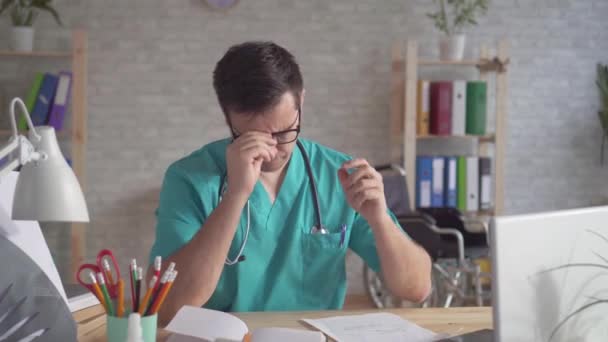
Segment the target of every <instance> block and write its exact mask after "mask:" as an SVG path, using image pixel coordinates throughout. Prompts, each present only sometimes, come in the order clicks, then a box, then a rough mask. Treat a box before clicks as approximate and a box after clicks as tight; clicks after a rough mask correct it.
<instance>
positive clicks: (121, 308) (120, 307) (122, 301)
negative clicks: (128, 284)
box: [116, 279, 125, 317]
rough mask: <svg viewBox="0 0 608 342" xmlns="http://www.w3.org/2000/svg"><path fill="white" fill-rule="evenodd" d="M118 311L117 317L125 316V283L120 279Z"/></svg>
mask: <svg viewBox="0 0 608 342" xmlns="http://www.w3.org/2000/svg"><path fill="white" fill-rule="evenodd" d="M116 305H117V306H118V311H117V312H116V317H122V316H123V315H124V314H125V282H124V281H123V280H122V279H118V303H117V304H116Z"/></svg>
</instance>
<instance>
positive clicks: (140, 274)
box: [133, 267, 144, 312]
mask: <svg viewBox="0 0 608 342" xmlns="http://www.w3.org/2000/svg"><path fill="white" fill-rule="evenodd" d="M143 273H144V271H143V269H142V268H141V267H138V268H137V278H136V279H135V310H134V311H133V312H138V311H139V297H140V296H141V279H142V277H143Z"/></svg>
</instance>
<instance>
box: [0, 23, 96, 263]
mask: <svg viewBox="0 0 608 342" xmlns="http://www.w3.org/2000/svg"><path fill="white" fill-rule="evenodd" d="M87 50H88V43H87V33H86V31H84V30H80V29H77V30H74V31H73V32H72V50H71V51H32V52H18V51H0V57H2V58H19V59H21V58H32V59H35V58H57V59H71V62H72V95H71V101H70V103H71V118H72V125H71V130H69V131H68V130H64V131H60V132H57V135H58V136H59V137H60V138H69V139H70V140H71V151H70V157H71V159H72V168H73V170H74V173H75V174H76V177H78V181H79V182H80V185H81V187H82V188H83V191H84V187H85V184H86V177H85V158H86V155H85V152H86V144H87V68H88V67H87V59H88V57H87ZM21 133H24V132H21ZM11 134H12V131H11V130H0V137H3V138H4V137H8V136H9V135H11ZM70 227H71V234H70V235H71V266H70V269H71V271H72V272H71V274H76V270H77V269H78V266H79V265H80V264H81V263H83V261H84V257H85V252H86V251H85V224H84V223H71V224H70Z"/></svg>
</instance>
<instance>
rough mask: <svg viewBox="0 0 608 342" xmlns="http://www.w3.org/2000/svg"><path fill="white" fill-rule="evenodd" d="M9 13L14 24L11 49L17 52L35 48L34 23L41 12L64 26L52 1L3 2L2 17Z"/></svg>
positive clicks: (0, 13)
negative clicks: (46, 13)
mask: <svg viewBox="0 0 608 342" xmlns="http://www.w3.org/2000/svg"><path fill="white" fill-rule="evenodd" d="M4 12H7V13H8V14H9V15H10V17H11V21H12V23H13V27H12V32H11V48H12V49H13V50H16V51H32V49H33V47H34V27H33V24H34V21H36V18H37V17H38V14H40V12H48V13H50V14H52V15H53V17H54V18H55V21H56V22H57V24H58V25H59V26H62V23H61V18H59V14H58V13H57V11H56V10H55V9H54V8H53V6H52V0H1V3H0V15H2V14H3V13H4Z"/></svg>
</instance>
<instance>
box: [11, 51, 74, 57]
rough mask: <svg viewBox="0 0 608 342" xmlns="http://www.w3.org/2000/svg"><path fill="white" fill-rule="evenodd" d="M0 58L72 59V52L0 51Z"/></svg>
mask: <svg viewBox="0 0 608 342" xmlns="http://www.w3.org/2000/svg"><path fill="white" fill-rule="evenodd" d="M0 57H48V58H72V52H64V51H31V52H24V51H10V50H0Z"/></svg>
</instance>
